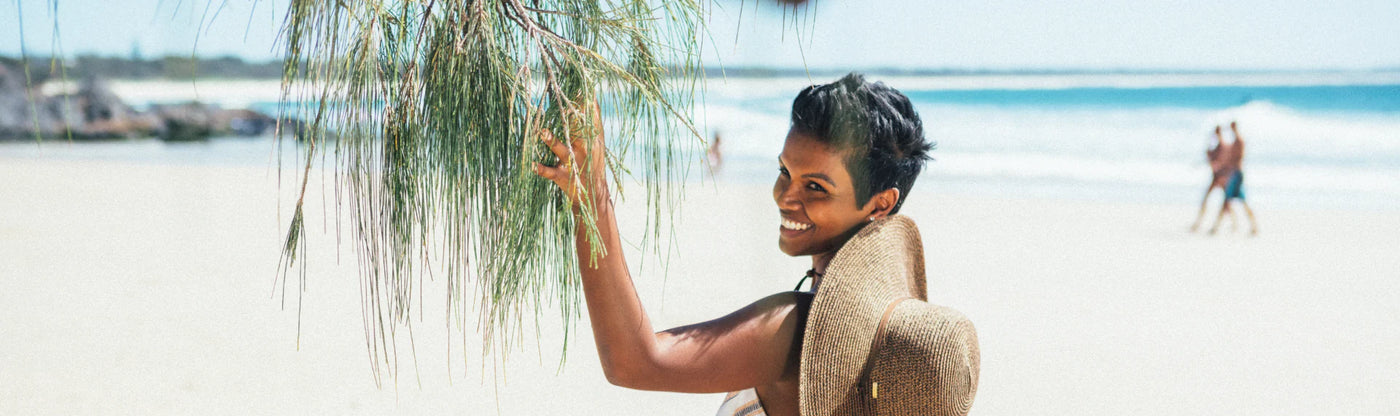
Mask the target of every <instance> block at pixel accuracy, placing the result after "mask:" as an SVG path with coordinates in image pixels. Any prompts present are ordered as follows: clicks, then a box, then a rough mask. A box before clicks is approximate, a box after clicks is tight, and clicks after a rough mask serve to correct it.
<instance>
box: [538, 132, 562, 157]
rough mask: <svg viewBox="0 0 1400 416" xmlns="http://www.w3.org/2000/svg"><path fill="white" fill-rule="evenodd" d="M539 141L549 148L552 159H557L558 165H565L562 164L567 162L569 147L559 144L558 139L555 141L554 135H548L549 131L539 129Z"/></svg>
mask: <svg viewBox="0 0 1400 416" xmlns="http://www.w3.org/2000/svg"><path fill="white" fill-rule="evenodd" d="M540 140H541V141H544V145H545V146H546V147H549V151H550V152H553V153H554V157H556V158H558V159H559V162H560V163H559V164H561V165H564V164H566V163H564V162H566V161H568V160H569V147H568V146H565V145H564V143H560V142H559V140H558V139H555V138H554V133H550V132H549V130H546V129H540Z"/></svg>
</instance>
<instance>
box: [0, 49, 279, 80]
mask: <svg viewBox="0 0 1400 416" xmlns="http://www.w3.org/2000/svg"><path fill="white" fill-rule="evenodd" d="M28 58H29V59H28V61H29V62H28V63H29V74H30V75H31V76H32V77H33V80H32V83H34V84H42V83H44V82H45V81H48V80H51V79H58V78H63V77H67V78H70V79H81V78H85V77H88V76H96V77H98V78H109V79H196V78H225V79H227V78H243V79H249V78H263V79H281V78H282V70H283V65H282V61H281V60H271V61H265V62H247V61H244V60H243V59H241V58H238V57H234V56H223V57H212V58H206V57H190V56H189V55H167V56H162V57H154V58H150V59H144V58H139V57H138V58H123V57H115V56H98V55H78V56H76V57H73V58H68V59H63V60H55V59H53V58H52V57H49V56H29V57H28ZM23 63H24V62H23V60H22V59H21V58H20V57H17V56H0V64H4V65H5V66H8V67H10V68H21V67H23ZM60 65H62V66H63V67H64V68H65V69H66V71H60V68H59V66H60ZM64 72H66V74H65V73H64Z"/></svg>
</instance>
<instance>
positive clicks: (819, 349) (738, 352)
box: [535, 74, 979, 416]
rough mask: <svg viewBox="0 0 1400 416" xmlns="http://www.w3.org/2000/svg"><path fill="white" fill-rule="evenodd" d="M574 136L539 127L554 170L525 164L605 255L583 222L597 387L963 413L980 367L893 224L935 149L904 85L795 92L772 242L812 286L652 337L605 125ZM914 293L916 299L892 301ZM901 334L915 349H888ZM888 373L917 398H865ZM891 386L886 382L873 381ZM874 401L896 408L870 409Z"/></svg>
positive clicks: (822, 407) (807, 407)
mask: <svg viewBox="0 0 1400 416" xmlns="http://www.w3.org/2000/svg"><path fill="white" fill-rule="evenodd" d="M595 111H596V110H595ZM593 117H597V116H596V114H595V115H594V116H593ZM572 134H574V135H575V136H580V137H590V139H589V140H586V141H584V140H579V141H575V142H574V143H573V144H572V146H570V145H568V144H565V143H563V142H561V141H559V140H557V139H556V138H555V137H554V135H552V134H550V133H549V132H543V131H542V132H540V135H541V136H542V138H543V141H544V142H545V144H547V145H548V146H549V148H550V149H551V151H552V152H553V153H554V154H555V156H557V157H558V159H559V160H561V161H563V163H561V164H560V165H558V166H546V165H542V164H540V165H536V166H535V173H536V174H538V175H540V176H541V177H544V178H546V179H549V180H551V181H553V182H554V183H555V184H556V185H557V186H559V188H560V189H562V190H564V191H565V194H566V195H568V196H569V198H570V199H571V200H572V201H573V202H574V203H573V206H575V207H579V208H576V211H575V215H582V213H583V212H584V210H585V209H588V208H592V210H593V212H595V213H596V214H597V217H596V218H597V224H598V232H599V234H600V236H601V239H602V250H601V251H598V250H597V249H594V248H592V247H591V246H590V242H589V240H588V238H587V236H586V234H587V233H586V230H585V229H584V228H582V227H581V226H580V227H578V228H577V229H576V230H575V239H576V243H575V245H576V247H577V248H578V256H579V264H588V263H587V262H585V261H584V260H586V259H587V258H588V257H587V256H589V255H590V253H591V254H593V255H595V256H597V262H596V263H592V264H591V265H589V266H583V267H580V272H581V274H582V281H583V290H584V298H585V301H586V303H587V307H588V315H589V320H590V321H591V323H592V329H593V334H594V340H595V342H596V343H597V347H598V355H599V361H600V362H601V364H602V367H603V373H604V374H605V375H606V376H607V379H608V381H609V382H612V383H613V384H616V385H619V386H624V387H630V388H636V389H644V390H665V391H676V392H694V393H715V392H733V393H732V394H730V395H729V396H728V397H727V398H726V399H725V402H724V404H723V405H722V407H721V409H720V415H722V416H730V415H746V416H748V415H799V414H803V415H829V414H920V415H924V414H966V412H967V410H968V408H969V406H970V405H971V401H972V395H973V393H974V392H975V390H976V378H977V366H978V360H979V359H978V355H977V346H976V345H977V342H976V337H975V335H974V332H973V330H972V326H971V324H970V323H969V322H968V321H967V319H966V318H964V317H962V315H961V314H957V313H956V312H954V311H951V310H949V309H946V308H938V307H935V306H931V305H928V304H927V303H925V302H923V301H926V300H927V293H926V289H925V287H926V284H925V283H924V275H923V254H922V253H923V252H922V243H921V242H920V240H919V237H918V231H917V228H916V227H914V225H913V223H912V222H911V221H909V220H908V219H907V218H904V217H902V216H893V217H891V215H893V214H894V213H895V212H897V211H898V209H899V206H900V202H901V201H902V200H903V197H905V196H906V195H908V191H909V189H910V187H911V186H912V184H913V181H914V178H916V177H917V176H918V173H919V171H920V170H921V169H922V166H923V164H924V163H925V161H926V160H928V151H929V150H930V149H931V148H932V145H931V144H929V143H928V142H927V141H926V140H925V139H924V135H923V128H922V124H921V122H920V121H919V118H918V115H917V114H915V113H914V111H913V109H912V107H911V106H910V104H909V100H908V99H907V98H905V97H904V95H903V94H900V93H899V92H898V91H896V90H894V89H892V88H889V87H887V86H885V85H884V84H882V83H874V84H871V83H867V82H865V80H864V79H863V78H862V77H861V76H860V75H857V74H852V75H848V76H846V77H844V78H842V79H841V80H838V81H836V82H834V83H831V84H827V85H820V86H812V87H808V88H807V89H805V90H803V91H802V92H801V93H800V94H799V95H798V97H797V99H796V100H795V101H794V102H793V112H792V129H791V131H790V132H789V134H788V136H787V140H786V143H785V145H784V147H783V152H782V154H781V155H779V157H778V164H779V175H778V178H777V181H776V182H775V183H774V185H773V199H774V202H776V204H777V205H778V210H779V212H780V214H781V219H782V220H781V225H780V227H779V233H780V236H779V239H778V245H779V247H780V248H782V250H783V252H784V253H786V254H788V255H790V256H809V257H811V259H812V270H811V271H809V272H808V275H810V276H813V277H814V278H815V280H814V281H813V282H812V291H811V292H797V291H794V292H784V293H778V294H774V295H770V296H768V297H765V298H763V299H760V300H758V301H756V302H754V303H752V304H750V305H748V306H746V307H744V308H742V309H740V310H738V311H735V312H733V313H731V314H729V315H727V316H724V317H721V318H718V319H714V320H711V321H707V322H702V323H698V324H694V325H688V326H683V327H679V328H674V329H670V330H666V331H661V332H653V330H652V327H651V323H650V321H649V319H648V317H647V314H646V311H645V310H644V309H643V307H642V303H641V301H640V299H639V298H638V296H637V292H636V288H635V287H634V286H633V283H632V279H631V273H630V271H629V270H628V269H627V262H626V260H625V259H624V258H623V254H622V245H621V239H620V238H619V237H618V232H617V219H616V216H615V214H614V213H613V205H612V201H611V198H610V196H609V195H608V189H609V186H608V180H607V175H606V169H605V166H604V165H602V163H601V161H602V160H604V159H603V152H604V151H605V150H604V149H603V148H604V146H603V145H602V143H603V134H602V132H601V131H597V130H589V131H577V132H574V133H572ZM573 155H586V157H573ZM580 185H582V187H581V186H580ZM585 187H586V188H591V189H592V190H593V192H591V193H590V192H584V191H582V189H581V188H585ZM578 223H579V224H581V223H582V221H579V222H578ZM855 241H859V243H856V242H855ZM828 270H831V271H832V273H830V274H828V273H827V272H828ZM794 274H795V273H794ZM823 279H827V280H828V282H829V285H830V286H831V287H830V288H829V289H827V288H824V287H823V284H822V280H823ZM813 292H815V293H813ZM913 299H916V300H918V301H920V302H912V303H904V302H903V301H906V300H913ZM901 305H902V306H901ZM911 305H912V306H911ZM896 306H901V309H899V310H898V311H897V310H896V308H895V307H896ZM901 311H902V312H901ZM882 313H883V316H882ZM872 318H873V319H872ZM886 321H889V322H888V324H889V327H888V328H887V322H886ZM911 322H912V323H913V324H910V323H911ZM911 325H912V326H911ZM920 325H922V326H920ZM809 327H811V328H814V329H813V330H812V331H809V330H808V328H809ZM908 328H920V329H917V330H916V329H908ZM886 334H889V335H886ZM886 338H889V339H891V340H893V341H886ZM908 340H917V341H919V342H913V343H908V342H906V343H900V341H908ZM886 344H888V345H893V346H894V347H891V348H898V350H897V351H895V352H893V353H889V354H881V352H882V351H884V350H883V349H882V348H880V347H879V345H886ZM807 345H810V346H811V348H806V349H805V350H804V348H805V346H807ZM834 357H839V361H840V362H834V361H832V359H833V358H834ZM881 357H885V358H889V357H896V358H898V359H900V360H903V361H902V363H903V365H905V366H904V367H900V366H894V367H893V368H898V370H896V371H893V372H892V373H888V372H882V371H885V370H882V369H888V368H891V367H890V366H889V365H883V366H882V364H881V363H884V362H885V361H881V360H880V358H881ZM861 363H866V364H865V365H864V366H859V367H852V366H851V365H852V364H856V365H859V364H861ZM887 374H893V376H890V378H891V379H899V380H914V379H916V378H917V377H918V376H926V377H924V378H922V379H918V380H919V381H918V382H913V383H901V384H899V385H909V386H915V387H916V388H917V389H918V391H917V392H912V393H906V394H900V395H896V397H895V399H894V400H893V401H889V400H887V401H885V402H876V400H879V399H878V388H879V387H878V383H879V380H883V378H878V377H885V376H886V375H887ZM899 385H894V386H890V384H889V383H887V386H890V387H886V390H887V391H889V389H890V388H898V386H899ZM867 391H868V392H869V396H867V395H866V392H867ZM896 391H897V390H896ZM887 397H889V394H888V393H887ZM901 398H902V400H903V401H900V400H901ZM886 403H891V404H886ZM889 406H893V407H889ZM883 408H890V409H894V410H893V411H892V412H889V411H880V410H877V409H883Z"/></svg>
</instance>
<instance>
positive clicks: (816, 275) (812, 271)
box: [792, 269, 822, 292]
mask: <svg viewBox="0 0 1400 416" xmlns="http://www.w3.org/2000/svg"><path fill="white" fill-rule="evenodd" d="M819 277H822V274H821V273H817V269H807V274H805V275H803V276H802V280H798V281H797V287H794V288H792V290H793V291H796V292H801V291H802V284H803V283H806V282H807V278H819Z"/></svg>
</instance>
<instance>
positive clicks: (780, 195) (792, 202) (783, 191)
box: [774, 186, 799, 208]
mask: <svg viewBox="0 0 1400 416" xmlns="http://www.w3.org/2000/svg"><path fill="white" fill-rule="evenodd" d="M795 195H797V190H796V189H792V187H791V186H788V187H783V188H779V189H778V190H777V194H776V195H774V197H775V198H774V200H776V201H777V202H778V208H796V207H797V206H798V205H799V204H798V200H797V197H796V196H795Z"/></svg>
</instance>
